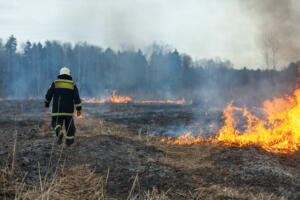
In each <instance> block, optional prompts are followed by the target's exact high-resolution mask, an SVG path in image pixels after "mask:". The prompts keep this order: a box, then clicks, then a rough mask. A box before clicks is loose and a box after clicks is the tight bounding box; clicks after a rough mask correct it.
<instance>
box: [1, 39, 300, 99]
mask: <svg viewBox="0 0 300 200" xmlns="http://www.w3.org/2000/svg"><path fill="white" fill-rule="evenodd" d="M20 46H21V47H20V48H19V45H18V43H17V38H16V37H14V36H13V35H11V36H10V37H9V38H8V39H7V40H5V41H4V40H2V39H1V40H0V71H1V73H0V87H1V89H0V96H1V97H2V98H7V97H8V98H30V97H38V98H43V97H44V95H45V92H46V90H47V88H48V87H49V85H50V84H51V82H52V81H53V80H54V79H55V78H56V77H57V75H58V73H59V69H60V68H61V67H63V66H67V67H69V68H70V69H71V75H72V77H73V80H74V81H75V82H76V84H77V86H78V88H79V90H80V91H81V96H85V97H101V96H104V95H107V93H109V92H111V91H112V90H116V91H117V92H119V93H120V94H126V95H132V96H137V97H142V96H147V97H153V98H155V97H161V98H166V97H178V96H188V97H191V96H195V95H196V96H197V94H203V93H205V94H211V93H215V94H216V95H219V94H221V93H222V94H224V92H228V93H229V92H230V91H231V92H234V91H236V90H237V89H238V90H246V89H249V88H251V89H254V90H259V89H260V88H263V89H264V91H262V92H261V93H262V94H264V93H265V92H266V90H268V91H271V90H272V91H280V92H281V91H282V90H284V91H287V92H288V91H290V90H292V89H293V87H294V86H295V83H296V81H297V77H298V66H299V64H300V62H297V63H291V64H290V65H289V66H286V67H284V68H282V69H280V70H275V69H255V70H254V69H252V68H251V69H250V68H247V67H249V66H245V67H244V68H242V69H236V68H234V67H233V64H232V63H231V62H230V61H229V60H221V59H218V58H215V59H200V60H193V59H192V58H191V56H189V55H187V54H185V53H180V52H178V51H177V50H176V49H167V48H164V47H163V46H162V45H158V44H153V48H152V51H151V53H148V54H146V53H144V52H143V51H142V50H123V51H114V50H112V49H110V48H107V49H103V48H101V47H99V46H95V45H91V44H88V43H85V42H79V43H76V44H73V45H72V44H70V43H61V42H59V41H46V42H45V43H40V42H38V43H36V42H30V41H27V42H26V43H25V44H21V45H20ZM251 67H253V66H251ZM254 67H255V66H254ZM268 93H272V92H268ZM275 94H276V93H275ZM272 95H274V92H273V93H272ZM229 96H230V97H228V98H229V99H230V98H231V96H232V95H229ZM191 98H192V97H191Z"/></svg>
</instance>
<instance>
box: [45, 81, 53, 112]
mask: <svg viewBox="0 0 300 200" xmlns="http://www.w3.org/2000/svg"><path fill="white" fill-rule="evenodd" d="M53 93H54V83H52V84H51V85H50V87H49V89H48V91H47V94H46V96H45V107H46V108H48V107H49V105H50V102H51V99H52V97H53Z"/></svg>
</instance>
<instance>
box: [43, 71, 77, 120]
mask: <svg viewBox="0 0 300 200" xmlns="http://www.w3.org/2000/svg"><path fill="white" fill-rule="evenodd" d="M52 98H53V103H52V116H73V112H74V104H75V106H76V110H77V111H79V110H81V100H80V97H79V93H78V89H77V87H76V85H75V83H74V82H73V81H72V77H71V76H69V75H66V74H63V75H59V76H58V79H57V80H55V81H54V82H53V83H52V84H51V86H50V87H49V89H48V91H47V94H46V98H45V103H46V104H47V105H49V104H50V102H51V99H52Z"/></svg>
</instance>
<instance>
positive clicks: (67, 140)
mask: <svg viewBox="0 0 300 200" xmlns="http://www.w3.org/2000/svg"><path fill="white" fill-rule="evenodd" d="M73 143H74V139H66V145H67V146H71V145H72V144H73Z"/></svg>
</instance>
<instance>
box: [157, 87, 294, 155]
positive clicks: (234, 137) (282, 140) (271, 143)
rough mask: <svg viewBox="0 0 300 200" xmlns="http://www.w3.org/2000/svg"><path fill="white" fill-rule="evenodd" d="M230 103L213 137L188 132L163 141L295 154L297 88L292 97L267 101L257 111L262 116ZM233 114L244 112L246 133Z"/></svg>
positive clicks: (286, 96)
mask: <svg viewBox="0 0 300 200" xmlns="http://www.w3.org/2000/svg"><path fill="white" fill-rule="evenodd" d="M232 103H233V102H230V103H229V104H228V106H227V108H226V109H225V110H224V117H225V124H224V126H223V127H222V128H221V129H220V130H219V131H218V132H217V134H216V137H215V138H209V139H203V138H201V137H197V138H196V137H194V136H192V134H191V133H187V134H184V135H183V136H179V137H178V138H175V139H174V138H170V137H169V138H168V139H162V140H161V141H162V142H166V143H171V144H184V145H190V144H198V143H199V142H204V141H206V142H211V143H221V144H225V145H229V146H239V147H243V146H249V145H255V146H259V147H261V148H262V149H264V150H266V151H268V152H272V153H280V154H281V153H284V154H288V153H294V152H296V151H298V150H299V147H300V89H298V90H296V91H295V92H294V95H293V96H288V95H285V97H284V98H275V99H274V100H273V101H270V100H267V101H265V102H264V104H263V107H262V108H261V109H260V110H261V111H262V112H263V114H264V117H263V118H260V117H257V116H255V115H253V114H251V113H250V112H249V111H248V109H247V108H238V107H234V106H233V105H232ZM234 111H237V112H243V116H244V117H245V118H246V119H247V125H246V127H245V131H243V132H240V131H239V130H238V129H237V127H236V126H237V120H236V119H235V117H234Z"/></svg>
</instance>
